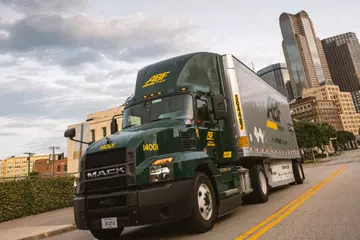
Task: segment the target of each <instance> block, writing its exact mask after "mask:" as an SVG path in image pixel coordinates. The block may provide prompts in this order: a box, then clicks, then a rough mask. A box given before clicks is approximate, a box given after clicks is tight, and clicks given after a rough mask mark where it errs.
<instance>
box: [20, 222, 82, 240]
mask: <svg viewBox="0 0 360 240" xmlns="http://www.w3.org/2000/svg"><path fill="white" fill-rule="evenodd" d="M75 229H76V226H75V224H73V225H71V226H68V227H64V228H60V229H56V230H53V231H49V232H45V233H40V234H37V235H34V236H30V237H25V238H19V239H18V240H40V239H43V238H47V237H52V236H56V235H59V234H63V233H67V232H71V231H74V230H75Z"/></svg>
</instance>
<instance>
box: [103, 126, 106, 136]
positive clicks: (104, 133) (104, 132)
mask: <svg viewBox="0 0 360 240" xmlns="http://www.w3.org/2000/svg"><path fill="white" fill-rule="evenodd" d="M102 131H103V136H104V137H106V127H102Z"/></svg>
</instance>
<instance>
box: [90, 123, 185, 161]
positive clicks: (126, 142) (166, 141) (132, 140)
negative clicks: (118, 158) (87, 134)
mask: <svg viewBox="0 0 360 240" xmlns="http://www.w3.org/2000/svg"><path fill="white" fill-rule="evenodd" d="M185 127H186V125H185V123H184V120H180V119H172V120H163V121H157V122H153V123H148V124H144V125H140V126H136V127H132V128H128V129H124V130H122V131H120V132H117V133H115V134H113V135H111V136H108V137H106V138H103V139H101V140H99V141H97V142H95V143H93V144H92V145H90V146H89V147H88V149H87V152H86V154H92V153H95V152H99V151H106V150H100V147H101V146H102V145H104V144H107V143H110V144H111V143H114V144H115V145H114V147H113V148H111V149H117V148H122V147H126V148H129V149H133V150H136V165H139V164H140V163H142V162H143V161H144V160H146V159H148V158H150V157H153V156H156V155H162V154H166V153H171V152H177V151H179V150H180V149H177V148H179V147H180V146H181V141H180V134H179V130H181V129H183V128H185ZM107 139H109V140H110V141H108V142H107ZM143 144H145V145H146V144H157V145H158V148H159V149H158V150H157V151H148V150H146V151H144V149H143Z"/></svg>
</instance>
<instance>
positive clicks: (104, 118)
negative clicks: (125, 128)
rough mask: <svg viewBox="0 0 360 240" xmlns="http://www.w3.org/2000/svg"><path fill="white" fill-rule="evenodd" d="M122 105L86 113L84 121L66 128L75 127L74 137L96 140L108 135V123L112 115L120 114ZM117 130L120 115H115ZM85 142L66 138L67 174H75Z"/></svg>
mask: <svg viewBox="0 0 360 240" xmlns="http://www.w3.org/2000/svg"><path fill="white" fill-rule="evenodd" d="M123 111H124V106H123V105H122V106H120V107H117V108H111V109H107V110H105V111H100V112H95V113H90V114H88V115H87V119H86V121H85V122H82V123H78V124H74V125H70V126H68V129H70V128H75V130H76V136H75V138H74V139H76V140H80V141H85V142H91V141H98V140H100V139H102V138H103V137H105V136H109V135H110V123H111V120H112V118H113V116H115V115H117V114H122V112H123ZM116 119H117V123H118V126H119V130H120V129H121V126H122V125H121V124H122V116H118V117H116ZM87 146H88V145H87V144H81V143H78V142H74V141H71V140H70V139H68V140H67V151H68V154H67V158H68V160H67V165H68V168H67V172H68V173H69V174H75V173H77V172H78V169H79V166H78V165H79V159H80V158H81V156H82V154H83V153H84V151H85V150H86V148H87Z"/></svg>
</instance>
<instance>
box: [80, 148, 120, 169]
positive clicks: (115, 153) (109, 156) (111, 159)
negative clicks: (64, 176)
mask: <svg viewBox="0 0 360 240" xmlns="http://www.w3.org/2000/svg"><path fill="white" fill-rule="evenodd" d="M125 162H126V148H119V149H114V150H110V151H105V152H97V153H94V154H89V155H87V156H86V160H85V169H93V168H100V167H107V166H111V165H117V164H121V163H125Z"/></svg>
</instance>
